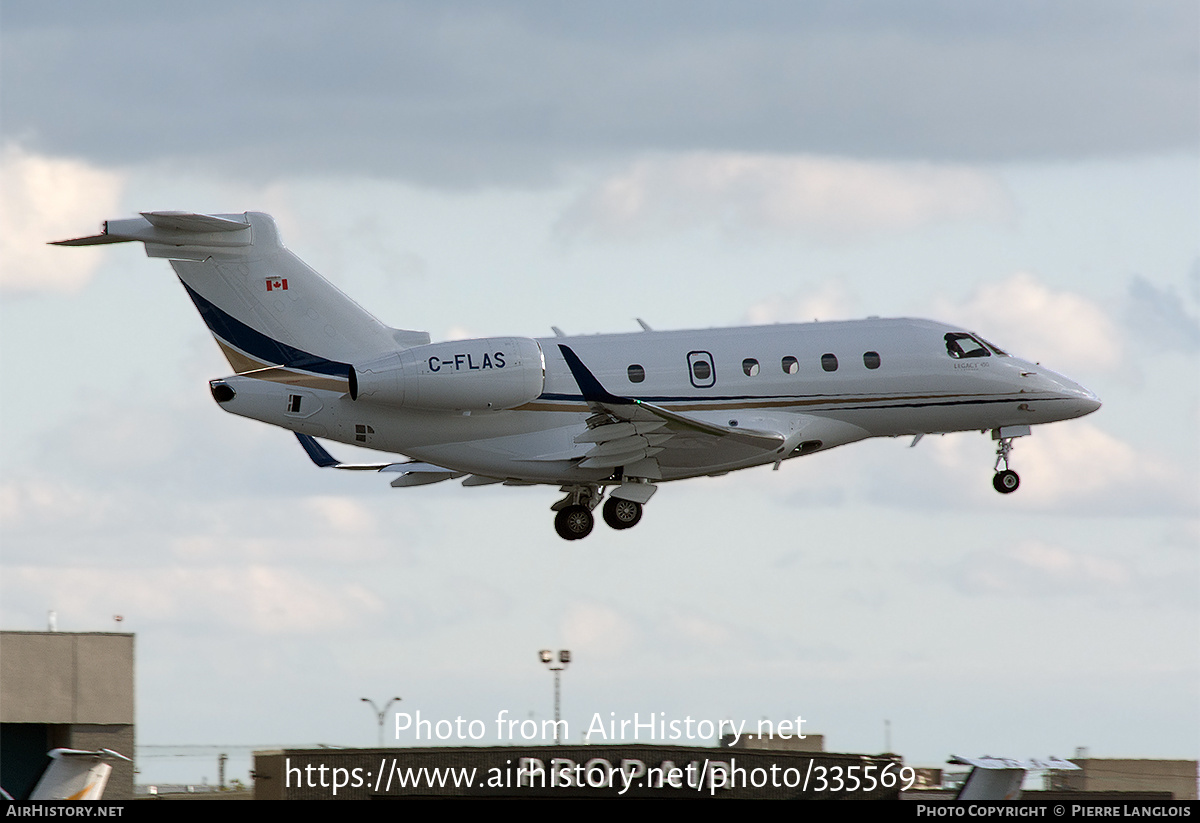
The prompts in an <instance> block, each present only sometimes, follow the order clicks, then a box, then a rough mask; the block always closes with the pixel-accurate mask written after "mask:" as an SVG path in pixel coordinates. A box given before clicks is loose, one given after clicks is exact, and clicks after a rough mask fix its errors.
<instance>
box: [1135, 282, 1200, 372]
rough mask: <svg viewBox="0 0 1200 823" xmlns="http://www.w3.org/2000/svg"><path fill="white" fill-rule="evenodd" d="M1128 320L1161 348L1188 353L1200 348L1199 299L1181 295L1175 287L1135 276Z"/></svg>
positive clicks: (1136, 331)
mask: <svg viewBox="0 0 1200 823" xmlns="http://www.w3.org/2000/svg"><path fill="white" fill-rule="evenodd" d="M1189 302H1191V303H1192V305H1191V306H1189V305H1188V303H1189ZM1126 320H1127V322H1128V324H1129V326H1130V327H1131V328H1132V329H1133V331H1134V332H1135V333H1136V334H1138V335H1139V336H1140V337H1142V338H1143V339H1145V340H1148V341H1151V342H1152V344H1153V346H1154V347H1155V349H1156V350H1158V351H1164V350H1169V351H1180V352H1184V353H1188V354H1191V353H1195V352H1196V351H1200V319H1198V318H1197V316H1196V311H1195V300H1194V299H1193V300H1192V301H1189V300H1188V299H1187V298H1186V297H1183V296H1181V295H1180V294H1179V292H1178V291H1177V290H1176V289H1175V288H1174V287H1173V286H1161V287H1160V286H1156V285H1155V284H1154V283H1152V282H1150V281H1149V280H1147V279H1146V278H1145V277H1142V276H1141V275H1135V276H1134V278H1133V280H1131V281H1130V283H1129V303H1128V306H1127V309H1126Z"/></svg>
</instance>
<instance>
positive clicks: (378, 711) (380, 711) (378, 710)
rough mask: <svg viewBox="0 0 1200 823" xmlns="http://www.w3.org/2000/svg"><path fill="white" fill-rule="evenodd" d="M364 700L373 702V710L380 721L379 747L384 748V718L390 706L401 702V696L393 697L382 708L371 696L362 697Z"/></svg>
mask: <svg viewBox="0 0 1200 823" xmlns="http://www.w3.org/2000/svg"><path fill="white" fill-rule="evenodd" d="M362 702H364V703H370V704H371V711H373V712H375V718H376V719H377V720H378V721H379V748H381V749H382V748H383V718H385V717H387V710H388V709H389V708H391V705H392V704H393V703H399V702H400V698H399V697H393V698H392V699H391V700H389V701H388V702H387V703H386V704H384V707H383V708H382V709H381V708H379V707H378V706H376V705H375V701H374V700H372V699H371V698H369V697H364V698H363V699H362Z"/></svg>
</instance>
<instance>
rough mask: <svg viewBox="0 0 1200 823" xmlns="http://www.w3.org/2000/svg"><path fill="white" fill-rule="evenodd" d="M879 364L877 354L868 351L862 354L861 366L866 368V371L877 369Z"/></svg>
mask: <svg viewBox="0 0 1200 823" xmlns="http://www.w3.org/2000/svg"><path fill="white" fill-rule="evenodd" d="M879 363H880V360H879V352H877V351H869V352H865V353H864V354H863V365H864V366H866V367H867V368H868V369H877V368H879Z"/></svg>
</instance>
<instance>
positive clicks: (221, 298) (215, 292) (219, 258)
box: [55, 211, 429, 391]
mask: <svg viewBox="0 0 1200 823" xmlns="http://www.w3.org/2000/svg"><path fill="white" fill-rule="evenodd" d="M130 241H137V242H141V243H144V244H145V246H146V254H147V255H148V256H150V257H163V258H166V259H168V260H170V262H171V266H172V268H174V269H175V273H176V274H177V275H178V276H179V280H180V282H182V283H183V287H184V288H185V289H186V290H187V293H188V296H189V297H191V299H192V302H193V303H194V304H195V305H196V308H197V310H199V312H200V316H201V317H202V318H203V319H204V322H205V323H206V324H207V325H208V328H209V330H210V331H211V332H212V334H213V337H214V338H216V341H217V344H218V345H219V346H220V347H221V351H222V352H223V353H224V355H225V357H226V359H227V360H228V361H229V364H230V365H231V366H233V368H234V370H235V371H236V372H237V373H238V374H253V376H255V377H258V378H262V379H266V380H273V381H277V382H282V383H290V384H295V385H302V386H308V387H309V388H323V389H332V390H334V391H345V390H346V389H347V378H348V375H349V372H350V366H349V364H350V363H353V362H362V361H364V360H367V359H370V358H372V357H376V356H381V355H383V354H385V353H387V352H393V351H395V350H397V349H403V348H408V347H410V346H416V345H422V344H424V343H428V342H429V335H428V334H426V333H425V332H418V331H406V330H401V329H393V328H390V327H389V326H386V325H384V324H383V323H381V322H379V320H377V319H376V318H375V317H373V316H372V315H371V314H370V313H368V312H367V311H366V310H365V309H363V308H362V307H361V306H359V305H358V304H357V303H355V302H354V301H353V300H351V299H350V298H349V297H347V296H346V295H345V294H343V293H342V292H341V291H339V290H338V289H337V288H336V287H335V286H334V285H333V284H331V283H330V282H329V281H327V280H326V279H325V278H323V277H321V275H319V274H317V273H316V272H315V271H313V269H311V268H310V267H309V266H308V265H306V264H305V263H304V262H303V261H302V260H300V258H298V257H296V255H294V254H292V253H291V252H290V251H288V250H287V249H286V248H284V246H283V243H282V242H280V239H279V231H278V229H277V228H276V226H275V221H274V220H273V219H272V218H271V217H270V215H266V214H261V213H258V212H247V213H245V214H219V215H209V214H191V213H188V212H167V211H158V212H143V213H142V216H141V217H137V218H133V219H130V220H109V221H106V222H105V224H104V231H103V233H101V234H98V235H94V236H91V237H80V238H76V239H74V240H63V241H59V242H58V243H56V244H55V245H60V246H90V245H100V244H106V243H124V242H130Z"/></svg>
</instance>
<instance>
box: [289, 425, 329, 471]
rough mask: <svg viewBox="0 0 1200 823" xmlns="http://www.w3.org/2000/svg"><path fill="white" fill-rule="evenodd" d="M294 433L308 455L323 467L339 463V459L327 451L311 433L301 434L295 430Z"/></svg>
mask: <svg viewBox="0 0 1200 823" xmlns="http://www.w3.org/2000/svg"><path fill="white" fill-rule="evenodd" d="M294 434H295V435H296V439H297V440H299V441H300V445H301V446H303V447H304V451H306V452H308V456H309V458H310V459H311V460H312V462H314V463H316V464H317V465H318V466H320V467H321V468H322V469H327V468H329V467H330V466H336V465H338V461H337V460H335V459H334V457H333V455H332V454H330V453H329V452H327V451H325V449H324V447H322V446H321V444H320V443H318V442H317V441H316V440H314V439H313V438H312V436H311V435H308V434H300V433H299V432H294Z"/></svg>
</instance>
